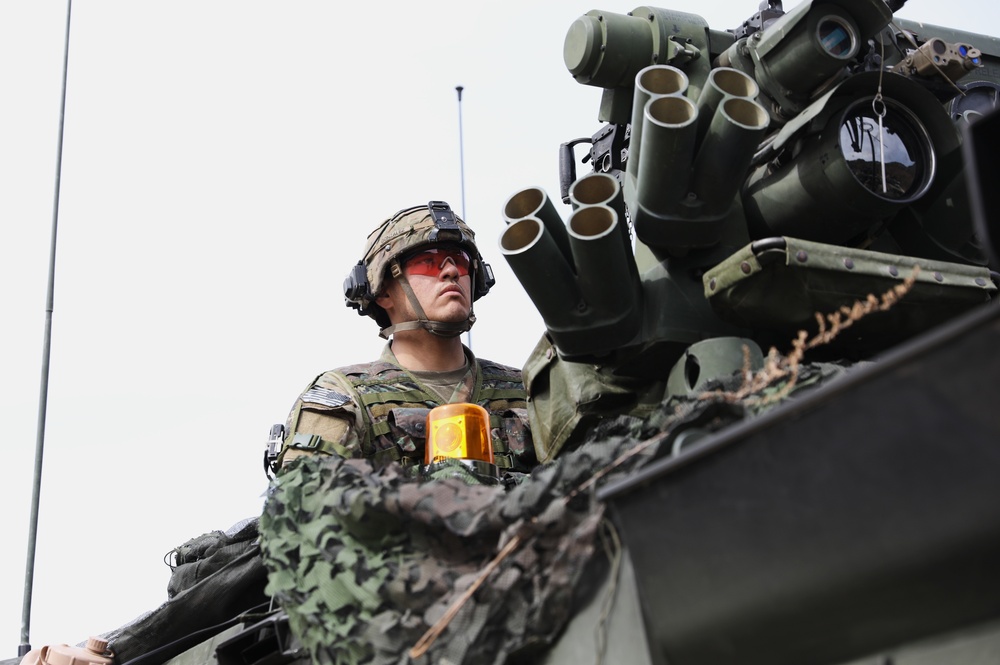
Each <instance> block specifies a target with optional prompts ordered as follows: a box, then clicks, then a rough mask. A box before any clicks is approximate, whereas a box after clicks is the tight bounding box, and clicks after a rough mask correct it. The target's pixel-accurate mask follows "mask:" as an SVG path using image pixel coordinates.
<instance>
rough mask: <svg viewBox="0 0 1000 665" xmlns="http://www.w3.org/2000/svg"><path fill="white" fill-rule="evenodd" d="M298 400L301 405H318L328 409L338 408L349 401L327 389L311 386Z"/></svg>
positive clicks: (345, 396)
mask: <svg viewBox="0 0 1000 665" xmlns="http://www.w3.org/2000/svg"><path fill="white" fill-rule="evenodd" d="M299 399H301V400H302V403H303V404H319V405H321V406H326V407H330V408H334V407H338V406H341V405H343V404H347V403H348V402H350V401H351V398H350V397H348V396H347V395H344V394H343V393H338V392H337V391H336V390H330V389H328V388H320V387H319V386H313V387H312V388H310V389H309V390H307V391H305V392H304V393H302V396H301V397H300V398H299Z"/></svg>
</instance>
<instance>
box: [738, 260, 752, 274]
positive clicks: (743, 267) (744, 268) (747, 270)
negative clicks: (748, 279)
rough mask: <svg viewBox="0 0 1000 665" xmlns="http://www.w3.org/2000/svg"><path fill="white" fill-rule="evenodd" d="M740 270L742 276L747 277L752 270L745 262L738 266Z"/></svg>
mask: <svg viewBox="0 0 1000 665" xmlns="http://www.w3.org/2000/svg"><path fill="white" fill-rule="evenodd" d="M740 270H742V271H743V274H744V275H749V274H750V271H751V270H753V268H751V267H750V264H749V263H747V262H746V261H744V262H743V263H741V264H740Z"/></svg>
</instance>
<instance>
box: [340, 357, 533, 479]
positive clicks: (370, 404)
mask: <svg viewBox="0 0 1000 665" xmlns="http://www.w3.org/2000/svg"><path fill="white" fill-rule="evenodd" d="M470 362H472V363H474V365H475V368H476V371H475V372H473V375H472V377H471V380H472V382H473V385H472V388H471V391H470V393H469V397H468V398H467V400H466V401H469V402H472V403H474V404H478V405H479V406H481V407H483V408H485V409H486V411H487V412H488V413H489V414H490V429H491V436H492V439H493V454H494V457H495V462H496V465H497V466H498V467H499V468H500V469H501V470H506V469H509V470H512V471H520V472H525V473H527V472H529V471H531V469H532V467H534V465H535V451H534V447H533V445H532V443H531V434H530V430H529V429H528V424H527V411H526V401H525V400H526V397H527V393H526V392H525V390H524V384H523V383H522V381H521V373H520V372H519V371H518V370H516V369H513V368H510V367H506V366H504V365H500V364H497V363H493V362H490V361H488V360H477V359H475V358H470ZM336 373H337V374H340V375H341V376H343V377H344V378H345V379H347V381H348V382H349V383H350V384H351V387H352V388H353V389H354V391H355V399H356V400H358V402H359V406H360V407H361V414H362V417H363V419H364V421H365V425H366V427H365V430H364V439H363V440H362V441H361V448H362V454H363V455H364V456H365V457H367V458H370V459H373V460H374V461H375V462H376V463H385V462H388V461H389V460H395V461H398V462H401V463H402V464H404V465H413V464H423V461H424V443H425V438H426V421H427V413H428V411H430V410H431V409H432V408H434V407H436V406H440V404H441V403H440V401H439V399H438V398H437V397H436V396H434V395H433V394H432V393H431V392H430V391H428V390H427V389H425V388H423V387H422V386H421V385H420V384H419V383H418V382H417V381H416V380H415V379H414V378H413V376H412V375H411V374H409V373H408V372H407V371H406V370H404V369H402V368H401V367H399V366H398V365H396V364H394V363H391V362H387V361H386V360H384V359H383V360H377V361H375V362H372V363H364V364H360V365H351V366H348V367H342V368H340V369H338V370H336ZM466 380H467V381H469V380H470V379H469V378H468V377H467V378H466Z"/></svg>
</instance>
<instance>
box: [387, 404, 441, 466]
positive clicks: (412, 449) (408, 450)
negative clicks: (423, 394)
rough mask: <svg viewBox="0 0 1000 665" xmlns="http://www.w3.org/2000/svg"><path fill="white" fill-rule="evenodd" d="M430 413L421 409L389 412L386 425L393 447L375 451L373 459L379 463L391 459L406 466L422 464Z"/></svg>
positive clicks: (401, 409) (428, 410) (403, 409)
mask: <svg viewBox="0 0 1000 665" xmlns="http://www.w3.org/2000/svg"><path fill="white" fill-rule="evenodd" d="M430 411H431V410H430V409H428V408H422V407H421V408H399V409H392V410H391V411H389V415H388V417H387V418H386V424H387V425H388V426H389V437H390V438H391V439H392V441H393V443H394V444H395V446H394V448H393V449H391V450H388V451H383V450H379V451H376V453H375V459H376V460H377V461H378V462H380V463H382V462H388V461H389V459H392V460H394V461H397V462H401V463H403V464H404V465H407V466H410V465H413V464H417V465H419V464H423V460H424V449H425V447H426V443H427V414H428V413H430ZM384 458H388V459H384Z"/></svg>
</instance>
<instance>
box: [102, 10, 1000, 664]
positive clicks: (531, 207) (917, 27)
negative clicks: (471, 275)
mask: <svg viewBox="0 0 1000 665" xmlns="http://www.w3.org/2000/svg"><path fill="white" fill-rule="evenodd" d="M897 4H901V3H897ZM895 9H898V6H895V5H894V4H893V3H888V4H887V3H886V2H884V1H883V0H827V1H825V2H824V1H821V0H807V1H806V2H803V3H801V4H799V5H797V6H796V7H794V9H791V10H789V11H787V12H786V11H784V10H783V7H782V4H781V2H776V1H771V2H763V3H761V5H760V7H759V9H758V11H757V12H756V13H754V14H753V16H751V17H750V18H748V19H747V20H745V21H744V22H742V23H741V24H740V25H739V26H738V27H736V28H734V29H729V30H719V29H715V28H712V27H710V26H709V25H707V23H706V22H705V21H704V20H703V19H702V18H701V17H699V16H696V15H693V14H688V13H682V12H677V11H671V10H668V9H661V8H656V7H645V6H644V7H637V8H636V9H634V10H632V11H631V12H629V13H628V14H618V13H613V12H608V11H601V10H594V11H591V12H588V13H587V14H586V15H584V16H581V17H579V18H578V19H577V20H576V21H574V22H573V23H572V24H571V25H570V26H569V30H568V34H567V35H566V38H565V47H564V57H565V63H566V66H567V68H568V70H569V73H570V74H571V75H572V76H573V77H574V78H575V79H576V80H577V81H578V82H579V83H581V84H584V85H589V86H594V87H596V88H600V89H601V93H600V104H599V112H598V119H599V121H600V122H601V123H602V124H601V126H600V127H599V129H598V130H597V131H596V132H595V133H594V134H593V135H592V136H589V137H583V138H576V139H570V140H566V141H565V142H563V143H562V144H561V145H560V146H559V158H560V159H559V165H560V175H561V183H562V188H561V191H560V192H558V197H559V199H561V201H562V202H563V203H565V204H568V205H570V206H571V208H572V212H571V214H570V215H569V216H568V218H567V219H563V216H562V215H561V214H560V213H559V212H558V211H557V210H556V206H555V204H554V201H553V199H552V198H550V194H549V193H548V192H545V191H543V190H542V189H540V188H533V187H529V188H526V189H522V190H519V191H517V192H515V193H514V194H513V195H511V197H510V198H509V199H508V200H507V201H506V203H505V204H504V206H503V209H502V211H500V214H502V215H503V216H504V218H505V220H506V221H507V223H508V225H507V227H506V229H505V230H504V232H503V233H502V235H501V237H500V246H501V250H502V252H503V254H504V256H505V258H506V260H507V261H508V262H509V263H510V265H511V267H512V269H513V271H514V272H515V274H516V275H517V277H518V279H519V280H520V281H521V283H522V285H523V286H524V288H525V290H526V291H527V293H528V294H529V295H530V297H531V298H532V300H533V302H534V304H535V305H536V306H537V308H538V310H539V312H540V313H541V315H542V318H543V320H544V322H545V326H546V332H545V335H544V336H543V338H542V339H541V340H540V342H539V344H538V346H537V347H536V349H535V351H534V352H533V353H532V355H531V357H530V358H529V359H528V361H527V363H526V365H525V368H524V375H525V383H526V386H527V388H528V390H529V395H530V403H529V415H530V419H531V428H532V433H533V436H534V440H535V446H536V451H537V453H538V456H539V460H540V461H541V462H542V463H543V464H542V465H541V466H540V467H539V468H538V469H536V470H535V471H534V472H532V474H531V475H530V476H528V477H527V478H523V479H520V482H519V483H517V484H515V486H514V487H512V488H510V489H504V488H503V487H495V486H478V485H467V484H464V483H462V482H460V481H458V480H454V479H446V480H434V481H429V482H426V483H420V482H418V481H416V480H414V479H412V478H408V477H406V476H405V475H404V474H401V473H399V472H398V470H394V469H393V468H391V467H388V468H382V469H373V468H371V467H370V466H367V465H366V464H364V463H359V462H355V461H344V460H320V459H316V458H303V459H302V460H301V461H296V463H295V465H292V466H290V468H289V469H287V470H286V471H283V472H282V473H281V474H279V475H278V477H277V478H276V479H275V481H274V483H273V485H272V491H271V495H270V497H269V499H268V505H267V507H266V509H265V513H264V515H263V516H262V517H261V520H260V523H259V528H258V524H257V523H256V522H252V523H249V524H244V525H240V527H239V528H238V529H235V530H234V531H232V532H230V533H228V534H222V533H217V534H209V535H208V536H206V537H203V538H201V539H196V540H194V541H192V542H191V543H187V544H185V546H182V547H180V548H178V550H177V551H176V552H175V555H176V561H175V563H176V565H177V571H178V572H177V574H176V575H175V582H176V583H173V582H172V589H171V599H170V601H168V602H167V603H166V604H165V605H164V606H163V607H161V608H159V609H158V610H157V611H155V612H153V613H152V614H151V615H149V616H148V617H144V618H143V619H141V620H140V621H138V622H137V623H136V624H132V625H130V626H126V627H123V628H122V629H119V630H118V631H115V632H114V633H112V634H110V635H108V636H107V638H108V640H109V641H110V647H109V648H110V649H111V651H113V652H114V654H115V656H116V657H117V660H118V662H119V663H125V662H128V663H138V662H143V663H147V664H152V663H162V662H166V661H168V659H173V660H172V661H171V662H173V663H175V664H176V665H181V664H184V665H193V664H195V663H205V662H210V661H212V660H213V659H216V660H218V662H219V663H221V665H233V664H235V663H240V664H241V665H242V664H246V665H250V664H252V663H262V664H263V663H268V664H271V663H283V662H293V661H303V662H304V661H308V660H310V659H311V660H313V661H316V662H323V663H327V662H330V663H333V662H338V663H339V662H345V663H346V662H350V663H368V662H371V663H383V662H384V663H390V662H414V663H431V662H433V663H445V662H451V663H458V662H470V663H479V662H490V663H503V662H539V663H552V664H556V663H560V664H561V663H576V662H581V661H583V662H592V661H597V662H609V663H610V662H619V663H670V664H671V665H691V664H695V665H705V664H714V663H740V664H741V665H746V664H756V663H760V664H764V663H767V664H770V665H774V664H778V665H781V664H788V665H791V664H796V665H801V664H803V663H810V664H816V665H820V664H836V663H842V664H847V663H866V664H867V663H872V664H874V663H902V664H916V663H930V662H935V663H940V662H948V663H986V662H997V660H998V659H1000V624H998V623H996V622H997V621H998V620H1000V573H998V572H997V568H998V567H997V565H996V563H997V562H998V561H1000V483H998V482H997V480H996V478H997V476H998V475H1000V473H998V472H1000V446H998V443H1000V415H998V412H997V409H996V408H995V402H996V399H997V396H998V391H997V388H996V379H995V377H996V376H997V375H998V373H1000V360H998V358H1000V355H998V354H997V353H996V347H997V344H998V342H1000V310H998V309H997V307H996V304H995V298H996V294H997V286H998V283H1000V274H998V273H997V272H996V270H997V268H998V266H1000V261H998V259H1000V252H998V250H1000V241H998V240H997V237H998V235H1000V228H998V224H1000V213H998V212H997V211H998V210H1000V200H998V194H997V192H996V187H995V185H996V183H998V182H1000V178H998V176H1000V158H998V156H997V154H998V153H997V150H996V148H997V146H998V145H1000V115H998V111H997V106H998V97H1000V40H998V39H997V38H994V37H989V36H984V35H978V34H969V33H964V32H959V31H956V30H952V29H949V28H946V27H938V26H930V25H924V24H918V23H914V22H910V21H903V20H898V19H895V18H894V17H893V12H894V11H895ZM581 146H584V148H581ZM578 158H579V159H578ZM580 164H582V165H583V166H580ZM578 171H579V173H578ZM583 171H586V173H583ZM274 439H275V442H277V441H278V440H280V433H279V432H275V435H274ZM272 447H273V446H272ZM258 532H259V534H260V536H261V538H260V540H259V541H258V540H256V538H257V535H258ZM265 582H266V592H265ZM268 597H272V598H273V600H270V601H268V600H267V598H268ZM258 602H265V604H264V605H263V606H255V605H256V603H258ZM206 640H207V641H206ZM95 644H96V646H94V645H91V646H92V652H93V653H94V654H95V657H101V658H104V657H107V654H105V653H104V652H103V649H104V648H105V645H104V643H101V642H97V643H95ZM186 649H188V650H186ZM93 662H100V661H93Z"/></svg>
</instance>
